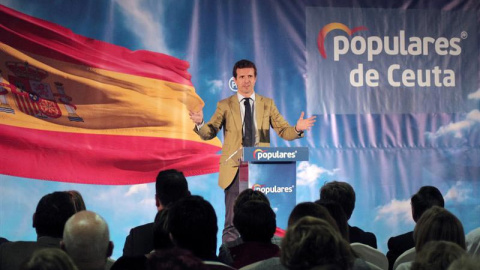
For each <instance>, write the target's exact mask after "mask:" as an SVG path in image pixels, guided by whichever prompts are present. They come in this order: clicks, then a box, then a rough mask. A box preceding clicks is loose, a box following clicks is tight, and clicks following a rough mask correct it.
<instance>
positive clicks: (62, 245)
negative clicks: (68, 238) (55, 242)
mask: <svg viewBox="0 0 480 270" xmlns="http://www.w3.org/2000/svg"><path fill="white" fill-rule="evenodd" d="M60 248H61V249H62V250H63V251H65V252H67V249H66V248H65V242H63V240H61V241H60Z"/></svg>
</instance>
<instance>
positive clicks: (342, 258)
mask: <svg viewBox="0 0 480 270" xmlns="http://www.w3.org/2000/svg"><path fill="white" fill-rule="evenodd" d="M280 260H281V262H282V264H283V265H284V266H285V267H287V268H288V269H312V268H313V267H320V266H327V265H328V266H329V267H331V268H327V269H335V268H334V266H335V265H336V266H339V267H340V269H350V267H351V266H352V265H353V261H354V256H353V254H352V252H351V249H350V248H349V244H348V243H347V242H346V241H345V240H344V239H343V238H342V236H341V235H340V234H339V233H338V231H337V230H335V229H334V228H333V227H332V226H331V225H330V224H329V223H328V222H326V221H324V220H321V219H318V218H314V217H309V216H307V217H303V218H301V219H300V220H299V221H298V222H296V223H295V224H293V225H292V226H290V227H288V229H287V233H286V234H285V237H284V238H283V240H282V246H281V256H280ZM332 267H333V268H332Z"/></svg>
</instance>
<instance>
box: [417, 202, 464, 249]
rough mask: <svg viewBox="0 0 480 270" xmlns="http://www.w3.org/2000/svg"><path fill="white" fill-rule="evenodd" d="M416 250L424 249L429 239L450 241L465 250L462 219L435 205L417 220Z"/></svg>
mask: <svg viewBox="0 0 480 270" xmlns="http://www.w3.org/2000/svg"><path fill="white" fill-rule="evenodd" d="M413 238H414V239H415V250H416V252H417V253H418V252H420V251H422V248H423V246H424V245H425V244H426V243H427V242H429V241H434V240H436V241H440V240H444V241H449V242H453V243H456V244H458V245H459V246H460V247H461V248H463V249H464V250H465V249H466V248H465V233H464V230H463V226H462V223H461V222H460V220H459V219H458V218H457V217H456V216H455V215H453V214H452V213H450V212H449V211H448V210H446V209H444V208H441V207H438V206H433V207H431V208H430V209H428V210H427V211H425V213H423V215H422V216H421V217H420V219H419V220H418V221H417V225H416V226H415V230H414V231H413Z"/></svg>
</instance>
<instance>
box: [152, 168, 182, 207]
mask: <svg viewBox="0 0 480 270" xmlns="http://www.w3.org/2000/svg"><path fill="white" fill-rule="evenodd" d="M155 190H156V196H157V198H158V200H159V201H160V203H161V204H162V205H163V206H168V205H169V204H170V203H172V202H175V201H178V200H179V199H181V198H183V197H185V196H188V195H190V191H188V183H187V179H186V178H185V175H183V173H182V172H180V171H177V170H173V169H172V170H165V171H161V172H159V173H158V175H157V181H156V183H155Z"/></svg>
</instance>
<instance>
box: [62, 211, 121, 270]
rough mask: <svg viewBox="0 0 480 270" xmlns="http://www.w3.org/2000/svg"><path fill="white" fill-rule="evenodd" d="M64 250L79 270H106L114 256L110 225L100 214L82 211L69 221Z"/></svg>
mask: <svg viewBox="0 0 480 270" xmlns="http://www.w3.org/2000/svg"><path fill="white" fill-rule="evenodd" d="M61 246H62V249H63V250H65V252H67V254H68V255H69V256H70V258H72V260H73V261H74V262H75V264H76V265H77V267H78V269H79V270H105V269H109V267H110V266H111V265H108V264H107V258H108V257H110V256H111V255H112V252H113V243H112V242H111V241H110V235H109V230H108V225H107V223H106V222H105V220H104V219H103V218H102V217H101V216H99V215H98V214H96V213H94V212H91V211H81V212H78V213H76V214H75V215H73V216H72V217H71V218H69V219H68V221H67V223H66V224H65V229H64V232H63V240H62V243H61Z"/></svg>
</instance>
